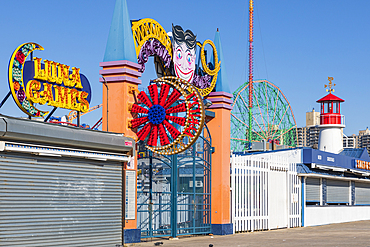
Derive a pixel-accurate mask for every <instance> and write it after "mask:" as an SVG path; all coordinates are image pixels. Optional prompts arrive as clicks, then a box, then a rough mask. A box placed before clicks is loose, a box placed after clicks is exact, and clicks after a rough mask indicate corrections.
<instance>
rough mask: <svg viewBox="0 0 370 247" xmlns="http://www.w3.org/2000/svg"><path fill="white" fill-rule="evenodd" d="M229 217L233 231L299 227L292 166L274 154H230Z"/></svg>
mask: <svg viewBox="0 0 370 247" xmlns="http://www.w3.org/2000/svg"><path fill="white" fill-rule="evenodd" d="M231 190H232V196H231V211H232V212H231V214H232V215H231V217H232V223H233V227H234V233H235V232H243V231H255V230H268V229H274V228H285V227H298V226H300V225H301V215H300V212H301V209H300V205H301V204H300V198H301V197H300V180H299V179H298V176H297V170H296V164H289V163H288V161H287V158H285V157H279V156H276V155H270V156H266V155H264V156H259V155H241V156H235V155H233V156H232V158H231Z"/></svg>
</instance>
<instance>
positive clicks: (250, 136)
mask: <svg viewBox="0 0 370 247" xmlns="http://www.w3.org/2000/svg"><path fill="white" fill-rule="evenodd" d="M248 80H249V100H248V107H249V128H248V140H249V145H248V149H249V150H250V149H251V148H252V117H253V116H252V107H253V0H249V76H248Z"/></svg>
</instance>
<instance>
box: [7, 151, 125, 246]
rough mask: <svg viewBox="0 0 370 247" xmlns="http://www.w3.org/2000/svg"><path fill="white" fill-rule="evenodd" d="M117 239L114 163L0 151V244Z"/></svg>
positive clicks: (118, 190) (118, 174)
mask: <svg viewBox="0 0 370 247" xmlns="http://www.w3.org/2000/svg"><path fill="white" fill-rule="evenodd" d="M116 244H122V167H121V166H120V163H119V162H117V163H109V162H98V161H96V162H95V161H89V160H82V159H81V160H79V159H69V158H59V157H58V158H55V157H39V156H34V155H25V154H20V155H18V154H17V156H15V155H13V154H12V155H10V154H6V155H3V154H2V155H1V156H0V246H6V247H12V246H22V247H30V246H37V247H40V246H42V247H47V246H53V247H56V246H58V247H64V246H68V247H77V246H89V247H90V246H99V247H105V246H107V247H112V246H115V245H116Z"/></svg>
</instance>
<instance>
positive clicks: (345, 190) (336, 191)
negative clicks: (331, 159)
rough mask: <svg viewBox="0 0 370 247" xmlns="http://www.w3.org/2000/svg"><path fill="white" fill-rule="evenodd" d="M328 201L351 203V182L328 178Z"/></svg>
mask: <svg viewBox="0 0 370 247" xmlns="http://www.w3.org/2000/svg"><path fill="white" fill-rule="evenodd" d="M326 185H327V187H326V190H327V203H349V182H348V181H341V180H332V179H328V180H327V184H326Z"/></svg>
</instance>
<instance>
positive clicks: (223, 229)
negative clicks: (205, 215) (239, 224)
mask: <svg viewBox="0 0 370 247" xmlns="http://www.w3.org/2000/svg"><path fill="white" fill-rule="evenodd" d="M212 234H214V235H230V234H233V223H229V224H212Z"/></svg>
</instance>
